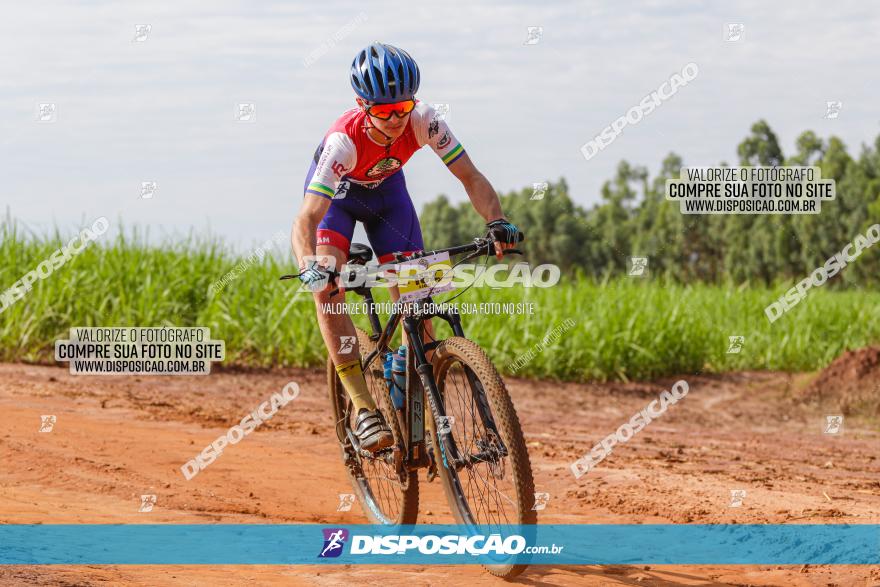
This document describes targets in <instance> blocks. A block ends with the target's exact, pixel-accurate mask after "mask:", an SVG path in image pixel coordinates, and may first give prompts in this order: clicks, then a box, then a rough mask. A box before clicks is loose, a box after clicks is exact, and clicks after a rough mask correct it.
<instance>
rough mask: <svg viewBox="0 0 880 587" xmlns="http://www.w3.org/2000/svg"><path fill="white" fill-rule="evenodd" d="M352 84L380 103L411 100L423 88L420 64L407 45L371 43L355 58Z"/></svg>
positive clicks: (355, 88)
mask: <svg viewBox="0 0 880 587" xmlns="http://www.w3.org/2000/svg"><path fill="white" fill-rule="evenodd" d="M351 87H352V88H354V91H355V93H356V94H357V95H358V96H360V97H361V98H363V99H364V100H367V101H368V102H375V103H377V104H390V103H392V102H400V101H403V100H410V99H412V98H413V96H415V94H416V91H417V90H418V89H419V66H418V65H416V62H415V60H414V59H413V58H412V57H410V55H409V53H407V52H406V51H404V50H403V49H398V48H397V47H394V46H392V45H386V44H384V43H371V44H370V45H368V46H366V47H364V48H363V49H362V50H361V51H360V52H359V53H358V54H357V56H356V57H355V58H354V61H352V62H351Z"/></svg>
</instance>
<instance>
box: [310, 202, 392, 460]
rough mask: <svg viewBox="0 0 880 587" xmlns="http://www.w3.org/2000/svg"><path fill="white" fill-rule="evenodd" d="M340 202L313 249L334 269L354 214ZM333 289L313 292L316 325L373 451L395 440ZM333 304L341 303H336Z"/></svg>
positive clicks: (344, 254)
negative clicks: (332, 291) (367, 379)
mask: <svg viewBox="0 0 880 587" xmlns="http://www.w3.org/2000/svg"><path fill="white" fill-rule="evenodd" d="M340 202H341V201H334V202H333V203H332V204H331V205H330V208H329V209H328V210H327V214H325V215H324V218H323V220H322V221H321V223H320V224H319V225H318V234H317V242H318V243H319V244H318V246H317V248H316V251H315V252H316V253H317V254H318V255H329V256H330V257H332V258H333V260H334V261H335V267H336V268H337V269H340V268H341V267H342V266H343V265H344V264H345V262H346V261H347V260H348V249H349V244H350V241H351V235H352V233H353V232H354V223H355V220H354V217H353V216H352V215H351V214H350V213H349V212H348V211H347V210H346V209H345V206H344V205H342V204H341V203H340ZM332 289H333V287H326V288H324V289H323V290H322V291H319V292H315V294H314V295H315V305H316V306H317V313H318V326H319V328H320V329H321V336H323V338H324V344H325V345H326V346H327V351H328V352H329V354H330V356H331V357H332V359H333V363H334V364H335V365H336V373H337V374H338V375H339V381H340V382H341V383H342V386H343V387H344V388H345V391H346V392H347V393H348V396H349V397H350V398H351V403H352V404H353V405H354V413H355V414H356V423H355V433H356V434H357V436H358V438H359V439H360V441H361V446H362V447H363V448H364V449H366V450H369V451H373V452H375V451H377V450H380V449H382V448H385V447H388V446H391V445H392V444H394V437H393V435H392V434H391V429H390V428H388V426H387V424H386V423H385V421H384V419H383V418H382V415H381V412H380V411H379V409H378V406H377V405H376V401H375V399H373V396H372V394H370V390H369V388H368V387H367V381H366V379H365V377H364V372H363V366H362V365H361V358H360V348H359V345H358V340H357V334H356V332H355V329H354V324H353V323H352V321H351V317H350V316H349V315H348V312H347V311H346V310H345V305H344V302H345V294H343V293H338V294H336V295H335V296H333V297H332V298H331V297H330V290H332ZM335 304H340V306H339V307H336V306H335Z"/></svg>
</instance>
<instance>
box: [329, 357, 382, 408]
mask: <svg viewBox="0 0 880 587" xmlns="http://www.w3.org/2000/svg"><path fill="white" fill-rule="evenodd" d="M336 373H337V375H339V380H340V381H342V387H344V388H345V391H347V392H348V397H350V398H351V403H353V404H354V413H355V414H357V413H358V412H360V411H361V409H362V408H366V409H368V410H370V411H371V412H372V411H374V410H375V409H376V402H375V400H373V396H372V395H370V390H369V389H367V380H366V379H364V371H363V367H361V360H360V359H355V360H354V361H349V362H348V363H343V364H342V365H339V366H338V367H336Z"/></svg>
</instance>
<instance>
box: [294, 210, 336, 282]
mask: <svg viewBox="0 0 880 587" xmlns="http://www.w3.org/2000/svg"><path fill="white" fill-rule="evenodd" d="M330 202H331V200H329V199H326V198H321V197H318V196H316V195H314V194H311V193H308V194H306V196H305V198H304V199H303V203H302V207H300V209H299V213H298V214H297V215H296V221H295V222H294V224H293V233H292V234H291V236H290V241H291V245H293V253H294V254H295V255H296V259H297V262H298V263H299V268H300V270H302V269H303V268H305V261H304V260H305V259H306V257H314V256H315V233H316V231H317V229H318V223H319V222H321V219H322V218H324V214H326V213H327V210H328V209H329V208H330Z"/></svg>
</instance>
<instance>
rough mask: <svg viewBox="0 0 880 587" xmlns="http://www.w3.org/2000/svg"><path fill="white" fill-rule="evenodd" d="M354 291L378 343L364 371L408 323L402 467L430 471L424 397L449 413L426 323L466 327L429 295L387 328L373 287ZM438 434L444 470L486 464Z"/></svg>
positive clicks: (487, 250)
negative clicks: (436, 320) (429, 355)
mask: <svg viewBox="0 0 880 587" xmlns="http://www.w3.org/2000/svg"><path fill="white" fill-rule="evenodd" d="M523 238H524V235H522V234H520V235H518V239H519V240H522V239H523ZM493 242H494V241H492V240H489V239H487V238H476V239H474V242H473V243H472V244H468V245H461V246H457V247H450V248H447V249H439V250H435V251H424V252H421V253H417V254H414V255H410V256H409V257H407V258H408V259H415V258H418V257H425V256H429V255H435V254H438V253H449V255H450V256H451V255H458V254H464V253H469V256H468V257H467V258H474V257H475V256H478V255H481V254H486V255H491V254H492V246H493ZM508 253H515V254H522V252H521V251H519V250H517V249H508V250H507V251H504V254H508ZM395 257H396V258H397V260H398V261H404V260H406V259H407V258H404V257H403V256H402V254H401V253H397V254H395ZM367 260H369V259H365V260H364V261H363V262H362V263H360V264H365V263H366V261H367ZM334 274H335V275H337V276H338V275H339V274H338V273H335V272H334ZM295 277H298V275H284V276H282V277H281V279H292V278H295ZM336 291H338V290H334V291H333V292H331V293H330V297H331V298H332V297H333V296H334V295H336ZM351 291H353V292H355V293H356V294H358V295H360V296H362V297H363V298H364V301H365V302H366V303H367V305H368V308H369V312H368V317H369V320H370V328H371V330H372V332H371V333H370V339H371V340H373V341H375V342H376V350H375V351H373V352H371V353H370V354H369V355H367V356H366V358H365V359H364V365H363V367H364V370H365V371H367V370H368V369H369V366H370V365H371V364H372V363H373V361H375V360H376V359H377V357H379V356H384V354H385V353H387V352H388V351H389V350H390V348H389V343H390V342H391V339H392V337H393V336H394V334H395V332H396V331H397V328H398V326H400V323H401V322H403V328H404V331H405V332H406V335H407V342H408V348H409V352H407V355H406V389H405V390H404V392H405V398H406V399H405V402H406V403H405V410H404V414H405V417H404V420H405V428H406V430H401V434H403V439H404V445H405V448H406V455H405V456H404V458H403V463H404V465H405V467H406V468H407V469H408V470H412V469H418V468H423V467H428V466H430V464H431V461H430V459H429V458H428V455H427V452H426V450H425V421H424V417H423V416H424V413H425V412H424V407H425V405H424V402H425V395H424V392H425V391H427V399H428V406H429V407H430V408H431V413H432V415H433V417H434V421H435V422H441V421H445V420H444V419H445V418H446V411H445V408H444V406H443V402H442V399H441V397H440V391H439V389H438V388H437V382H436V381H435V380H434V369H433V365H432V364H431V363H430V362H428V359H427V353H428V352H430V351H432V350H433V349H435V348H436V347H437V346H438V345H439V344H440V341H432V342H428V343H425V342H424V340H423V339H422V334H423V331H424V322H425V320H429V319H431V318H441V319H443V320H445V321H446V322H447V323H448V324H449V326H450V328H452V333H453V334H454V335H455V336H461V337H464V329H463V328H462V327H461V318H460V317H459V315H458V312H456V311H455V309H454V308H451V307H450V308H449V309H445V310H444V309H441V308H438V307H437V306H436V305H434V304H433V300H432V298H431V297H430V296H428V297H426V298H423V299H420V300H416V301H414V302H411V303H410V306H409V307H410V308H412V310H413V311H412V312H406V313H405V314H404V313H401V312H399V311H397V310H393V311H392V313H391V316H390V317H389V318H388V323H387V324H386V325H385V327H384V328H383V327H382V323H381V322H380V321H379V316H378V315H377V313H376V308H375V302H374V301H373V293H372V291H371V290H370V288H368V287H366V286H359V287H355V288H352V289H351ZM426 304H431V307H432V308H433V310H432V311H430V312H429V311H427V310H425V309H424V308H423V306H425V305H426ZM466 376H467V378H468V382H469V383H470V385H471V389H472V390H473V395H474V401H475V404H476V406H477V410H478V411H479V413H480V419H481V420H482V422H483V426H484V427H485V428H486V430H489V431H491V432H493V433H494V434H495V436H496V438H497V440H498V442H499V443H500V447H499V454H500V455H501V456H506V455H507V447H506V446H504V444H503V442H502V441H501V435H500V434H498V428H497V426H496V425H495V421H494V420H493V418H492V411H491V409H490V407H489V405H488V403H487V400H486V396H485V393H482V392H481V387H480V386H479V385H478V384H479V381H478V380H477V378H476V375H475V374H474V373H473V372H471V371H470V370H467V372H466ZM437 435H438V437H439V440H440V442H439V445H440V446H439V447H438V448H439V449H440V456H441V457H442V459H443V464H444V466H447V467H451V468H454V469H455V470H456V471H458V470H460V469H462V468H463V467H466V466H470V465H471V464H473V463H474V462H477V461H479V460H484V459H482V457H481V455H479V454H477V455H469V456H468V458H465V459H463V458H461V457H460V456H459V452H458V449H457V447H456V446H455V440H454V439H453V438H452V435H451V434H450V431H449V428H448V427H446V428H445V429H444V430H442V431H441V430H438V431H437ZM346 436H347V437H348V440H349V442H350V443H351V445H352V446H353V447H354V448H355V450H356V451H357V452H359V453H361V454H363V455H365V456H371V455H370V454H369V453H368V452H367V451H364V450H363V449H361V448H360V443H359V442H358V439H357V438H356V437H355V435H354V434H353V433H352V431H351V430H350V429H348V428H346ZM435 458H436V455H435Z"/></svg>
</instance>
